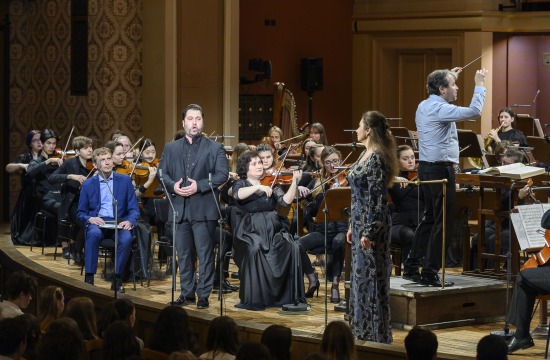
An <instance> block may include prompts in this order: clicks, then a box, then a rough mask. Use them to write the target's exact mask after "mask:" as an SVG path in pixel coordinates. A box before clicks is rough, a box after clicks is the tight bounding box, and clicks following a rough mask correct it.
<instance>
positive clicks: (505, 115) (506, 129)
mask: <svg viewBox="0 0 550 360" xmlns="http://www.w3.org/2000/svg"><path fill="white" fill-rule="evenodd" d="M498 122H499V124H500V126H499V128H498V129H493V130H491V131H490V132H489V134H488V135H487V136H489V137H490V138H491V139H493V141H492V142H491V143H490V144H489V146H490V147H491V149H493V150H494V149H495V147H496V146H497V144H498V143H500V142H501V141H505V140H508V141H510V142H511V143H512V144H514V145H516V146H518V145H519V146H521V147H526V146H528V145H527V138H526V137H525V135H524V134H523V132H521V131H520V130H518V129H516V128H515V123H516V114H515V113H514V111H512V109H510V108H508V107H505V108H502V109H500V110H499V111H498Z"/></svg>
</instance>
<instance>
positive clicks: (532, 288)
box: [508, 210, 550, 354]
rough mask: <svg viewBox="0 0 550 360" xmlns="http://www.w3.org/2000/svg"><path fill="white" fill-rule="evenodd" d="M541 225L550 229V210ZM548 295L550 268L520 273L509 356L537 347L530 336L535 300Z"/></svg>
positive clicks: (512, 311) (511, 315)
mask: <svg viewBox="0 0 550 360" xmlns="http://www.w3.org/2000/svg"><path fill="white" fill-rule="evenodd" d="M540 225H541V226H542V227H543V228H545V229H550V210H549V211H547V212H546V213H544V215H543V216H542V220H541V224H540ZM546 231H548V230H546ZM548 294H550V266H540V267H535V268H530V269H525V270H522V271H520V272H519V273H518V276H517V278H516V286H515V288H514V295H512V302H511V303H510V309H509V312H508V322H509V323H510V324H513V325H515V327H516V333H515V334H514V337H513V338H512V340H511V341H510V342H509V343H508V354H510V353H513V352H514V351H516V350H520V349H527V348H530V347H533V346H535V344H534V343H533V338H532V337H531V335H529V324H530V323H531V318H532V314H533V307H534V306H535V298H536V297H537V296H538V295H548Z"/></svg>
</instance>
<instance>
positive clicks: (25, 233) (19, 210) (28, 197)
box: [11, 153, 38, 245]
mask: <svg viewBox="0 0 550 360" xmlns="http://www.w3.org/2000/svg"><path fill="white" fill-rule="evenodd" d="M31 161H32V154H31V153H25V154H21V155H19V156H17V158H16V159H15V160H14V163H16V164H17V163H21V164H29V163H30V162H31ZM26 174H27V171H25V170H24V171H22V172H21V191H20V192H19V196H18V197H17V203H16V204H15V207H14V209H13V213H12V217H11V240H12V241H13V243H14V244H16V245H36V244H37V243H36V242H34V239H33V237H32V225H33V221H34V216H35V214H36V212H37V211H38V205H37V202H38V199H37V198H36V196H35V195H36V193H35V185H34V181H32V179H30V178H28V177H27V176H26Z"/></svg>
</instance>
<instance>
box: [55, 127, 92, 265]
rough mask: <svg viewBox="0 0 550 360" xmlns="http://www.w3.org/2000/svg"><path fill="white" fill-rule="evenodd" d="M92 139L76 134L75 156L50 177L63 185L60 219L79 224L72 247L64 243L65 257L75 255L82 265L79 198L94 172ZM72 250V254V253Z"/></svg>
mask: <svg viewBox="0 0 550 360" xmlns="http://www.w3.org/2000/svg"><path fill="white" fill-rule="evenodd" d="M92 143H93V142H92V139H90V138H88V137H86V136H76V137H75V138H74V139H73V141H72V147H73V149H74V151H75V156H74V157H72V158H70V159H67V160H65V161H64V162H63V164H62V165H61V166H59V167H58V168H57V170H55V171H54V172H53V173H52V175H50V177H49V178H48V180H49V182H50V183H51V184H53V185H55V186H60V187H61V205H60V207H59V212H58V220H59V221H61V220H70V222H71V223H73V224H74V225H76V226H77V228H78V229H77V232H76V243H75V246H73V248H72V249H69V247H68V244H66V243H62V246H63V257H64V258H68V257H70V256H72V257H73V259H74V262H75V264H77V265H82V264H83V262H84V256H83V254H82V251H83V250H84V226H83V224H82V223H81V222H80V220H78V217H77V215H76V213H77V210H78V198H79V197H80V188H81V187H82V183H83V182H84V180H86V179H87V178H88V177H89V176H90V175H91V173H92V172H93V168H94V166H93V164H92V160H91V159H92V152H93V149H92ZM71 251H72V254H71V253H70V252H71Z"/></svg>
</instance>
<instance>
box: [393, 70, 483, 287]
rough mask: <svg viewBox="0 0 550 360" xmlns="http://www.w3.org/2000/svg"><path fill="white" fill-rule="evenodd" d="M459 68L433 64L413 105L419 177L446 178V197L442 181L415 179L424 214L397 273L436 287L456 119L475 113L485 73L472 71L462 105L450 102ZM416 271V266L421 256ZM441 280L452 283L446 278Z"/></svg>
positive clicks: (449, 208)
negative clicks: (423, 95)
mask: <svg viewBox="0 0 550 360" xmlns="http://www.w3.org/2000/svg"><path fill="white" fill-rule="evenodd" d="M461 70H462V69H461V68H454V69H453V70H435V71H433V72H432V73H431V74H429V75H428V78H427V84H426V85H427V86H426V87H427V89H428V93H429V97H428V98H427V99H426V100H424V101H422V102H421V103H420V104H419V105H418V109H417V110H416V127H417V129H418V145H419V150H420V156H419V157H420V162H419V165H418V179H419V180H420V181H430V180H436V181H437V180H443V179H447V183H446V184H445V188H446V203H445V204H444V203H443V186H442V184H440V183H430V184H423V185H420V191H421V192H422V197H423V199H424V217H423V218H422V221H421V222H420V224H419V226H418V228H417V229H416V232H415V236H414V240H413V245H412V248H411V251H410V252H409V256H408V258H407V260H406V261H405V271H404V272H403V278H404V279H407V280H410V281H413V282H418V283H421V284H423V285H426V286H437V287H441V285H442V284H441V279H440V277H439V275H438V272H439V269H441V251H442V242H443V210H442V209H443V206H446V219H447V223H446V226H445V229H446V238H447V239H450V238H451V234H452V224H453V219H454V207H455V199H456V179H455V169H454V167H455V166H456V165H457V164H458V162H459V148H458V133H457V128H456V122H458V121H465V120H469V119H472V118H476V117H479V116H480V115H481V110H482V108H483V103H484V102H485V86H484V81H485V76H486V74H487V70H485V69H482V70H478V71H477V72H476V74H475V76H474V82H475V88H474V93H473V96H472V101H471V103H470V105H469V106H468V107H460V106H456V105H452V104H451V103H452V102H454V101H456V99H457V93H458V86H457V85H456V81H457V79H458V73H459V72H460V71H461ZM424 257H425V260H424V264H423V266H422V274H420V271H419V268H420V266H421V265H422V259H423V258H424ZM445 285H446V286H452V285H454V284H453V282H450V281H449V282H446V283H445Z"/></svg>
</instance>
